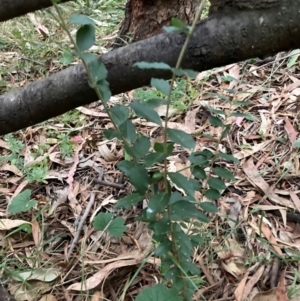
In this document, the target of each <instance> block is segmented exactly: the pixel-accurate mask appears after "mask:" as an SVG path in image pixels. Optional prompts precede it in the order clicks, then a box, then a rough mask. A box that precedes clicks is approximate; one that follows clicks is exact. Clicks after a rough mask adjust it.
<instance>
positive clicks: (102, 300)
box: [91, 291, 107, 301]
mask: <svg viewBox="0 0 300 301" xmlns="http://www.w3.org/2000/svg"><path fill="white" fill-rule="evenodd" d="M106 300H107V298H106V297H105V295H104V293H103V292H101V291H95V292H94V294H93V296H92V299H91V301H106Z"/></svg>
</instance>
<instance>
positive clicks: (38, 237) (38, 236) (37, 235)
mask: <svg viewBox="0 0 300 301" xmlns="http://www.w3.org/2000/svg"><path fill="white" fill-rule="evenodd" d="M31 224H32V236H33V240H34V243H35V245H36V246H39V245H40V243H41V241H42V231H41V229H40V225H39V223H38V222H37V221H36V220H34V221H33V222H32V223H31Z"/></svg>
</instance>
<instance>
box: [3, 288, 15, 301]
mask: <svg viewBox="0 0 300 301" xmlns="http://www.w3.org/2000/svg"><path fill="white" fill-rule="evenodd" d="M0 300H1V301H16V300H15V299H14V298H13V297H12V296H11V295H10V294H9V293H8V292H7V291H6V290H5V289H4V288H3V287H1V286H0Z"/></svg>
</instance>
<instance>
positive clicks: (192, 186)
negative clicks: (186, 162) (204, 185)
mask: <svg viewBox="0 0 300 301" xmlns="http://www.w3.org/2000/svg"><path fill="white" fill-rule="evenodd" d="M168 176H169V178H170V180H171V181H172V182H173V183H174V184H175V185H176V186H177V187H179V188H181V189H183V190H184V192H185V193H186V194H188V195H190V196H194V193H195V191H196V190H200V189H201V186H200V184H199V182H198V181H196V180H195V179H188V178H186V177H185V176H183V175H182V174H181V173H178V172H170V173H168Z"/></svg>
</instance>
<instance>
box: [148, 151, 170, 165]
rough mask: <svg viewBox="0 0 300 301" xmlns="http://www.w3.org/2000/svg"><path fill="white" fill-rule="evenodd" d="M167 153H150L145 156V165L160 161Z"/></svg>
mask: <svg viewBox="0 0 300 301" xmlns="http://www.w3.org/2000/svg"><path fill="white" fill-rule="evenodd" d="M167 156H168V155H167V154H164V153H151V154H148V155H146V156H145V167H147V168H148V167H151V166H152V165H154V164H155V163H160V162H162V161H163V160H164V159H166V158H167Z"/></svg>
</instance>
